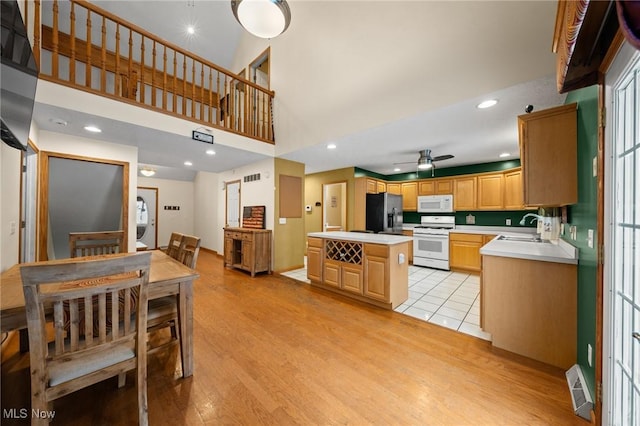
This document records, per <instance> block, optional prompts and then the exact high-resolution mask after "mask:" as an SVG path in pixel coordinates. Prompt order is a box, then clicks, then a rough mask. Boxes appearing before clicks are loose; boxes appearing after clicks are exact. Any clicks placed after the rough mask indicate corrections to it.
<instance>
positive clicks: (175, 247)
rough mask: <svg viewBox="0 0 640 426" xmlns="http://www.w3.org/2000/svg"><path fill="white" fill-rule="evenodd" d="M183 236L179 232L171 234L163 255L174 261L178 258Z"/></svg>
mask: <svg viewBox="0 0 640 426" xmlns="http://www.w3.org/2000/svg"><path fill="white" fill-rule="evenodd" d="M183 235H184V234H182V233H180V232H172V233H171V236H170V237H169V245H167V248H166V249H165V253H167V254H168V255H169V256H171V257H173V258H174V259H177V258H178V251H179V250H180V243H181V242H182V237H183Z"/></svg>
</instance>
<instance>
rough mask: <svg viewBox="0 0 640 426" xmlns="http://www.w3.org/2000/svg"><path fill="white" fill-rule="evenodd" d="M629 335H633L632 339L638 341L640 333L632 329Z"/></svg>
mask: <svg viewBox="0 0 640 426" xmlns="http://www.w3.org/2000/svg"><path fill="white" fill-rule="evenodd" d="M631 335H632V336H633V338H634V339H636V340H638V341H640V333H639V332H637V331H634V332H633V333H631Z"/></svg>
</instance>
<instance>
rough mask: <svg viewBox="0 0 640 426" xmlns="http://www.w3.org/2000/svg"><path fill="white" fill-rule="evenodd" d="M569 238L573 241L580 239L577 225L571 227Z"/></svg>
mask: <svg viewBox="0 0 640 426" xmlns="http://www.w3.org/2000/svg"><path fill="white" fill-rule="evenodd" d="M569 236H570V237H571V239H572V240H573V241H575V240H577V239H578V228H576V226H575V225H571V226H570V227H569Z"/></svg>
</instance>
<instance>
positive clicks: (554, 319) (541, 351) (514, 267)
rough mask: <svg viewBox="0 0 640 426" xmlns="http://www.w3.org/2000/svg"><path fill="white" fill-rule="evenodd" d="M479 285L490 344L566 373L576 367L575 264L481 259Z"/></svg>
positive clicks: (494, 257) (511, 259)
mask: <svg viewBox="0 0 640 426" xmlns="http://www.w3.org/2000/svg"><path fill="white" fill-rule="evenodd" d="M481 283H482V284H481V292H482V293H481V299H480V300H481V303H482V305H483V306H482V307H481V311H480V315H481V318H480V322H481V326H482V327H483V329H484V330H485V331H487V332H489V333H491V335H492V344H493V346H495V347H498V348H501V349H505V350H507V351H511V352H515V353H517V354H520V355H524V356H526V357H529V358H533V359H535V360H538V361H541V362H544V363H547V364H551V365H554V366H557V367H560V368H562V369H564V370H566V369H568V368H570V367H571V366H572V365H573V364H575V363H576V356H577V352H576V341H577V285H578V279H577V266H576V265H571V264H565V263H556V262H542V261H535V260H527V259H515V258H510V257H500V256H482V279H481Z"/></svg>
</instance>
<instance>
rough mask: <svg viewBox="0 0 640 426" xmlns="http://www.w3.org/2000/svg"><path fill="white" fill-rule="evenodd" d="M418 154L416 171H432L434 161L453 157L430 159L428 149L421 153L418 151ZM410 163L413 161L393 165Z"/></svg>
mask: <svg viewBox="0 0 640 426" xmlns="http://www.w3.org/2000/svg"><path fill="white" fill-rule="evenodd" d="M418 154H419V155H420V157H418V170H427V169H433V168H435V164H433V162H434V161H442V160H448V159H450V158H453V157H454V156H453V155H451V154H446V155H438V156H437V157H432V156H431V150H430V149H423V150H421V151H418ZM410 163H413V161H407V162H404V163H394V164H410Z"/></svg>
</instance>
